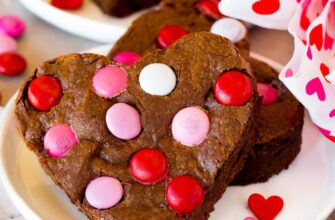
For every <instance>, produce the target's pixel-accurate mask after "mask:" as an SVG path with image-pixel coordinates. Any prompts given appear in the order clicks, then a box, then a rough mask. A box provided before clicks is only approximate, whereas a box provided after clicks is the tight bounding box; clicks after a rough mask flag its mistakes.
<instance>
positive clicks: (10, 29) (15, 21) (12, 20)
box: [0, 15, 26, 38]
mask: <svg viewBox="0 0 335 220" xmlns="http://www.w3.org/2000/svg"><path fill="white" fill-rule="evenodd" d="M25 29H26V24H25V23H24V21H23V20H22V19H21V18H19V17H17V16H15V15H4V16H0V32H1V33H3V34H7V35H8V36H11V37H14V38H16V37H20V36H21V35H22V34H23V33H24V31H25Z"/></svg>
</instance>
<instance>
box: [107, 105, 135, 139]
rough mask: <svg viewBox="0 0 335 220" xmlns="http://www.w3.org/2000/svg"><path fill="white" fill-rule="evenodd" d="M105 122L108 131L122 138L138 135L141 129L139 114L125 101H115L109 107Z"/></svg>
mask: <svg viewBox="0 0 335 220" xmlns="http://www.w3.org/2000/svg"><path fill="white" fill-rule="evenodd" d="M106 123H107V127H108V129H109V130H110V132H111V133H112V134H113V135H114V136H116V137H118V138H120V139H123V140H129V139H132V138H134V137H136V136H138V135H139V134H140V132H141V129H142V126H141V118H140V114H139V113H138V112H137V110H136V109H135V108H133V107H132V106H130V105H127V104H125V103H117V104H115V105H113V106H112V107H110V109H109V110H108V111H107V115H106Z"/></svg>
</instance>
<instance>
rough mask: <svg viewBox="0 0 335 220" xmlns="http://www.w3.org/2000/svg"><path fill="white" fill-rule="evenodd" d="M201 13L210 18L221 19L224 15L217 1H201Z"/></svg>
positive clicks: (198, 5)
mask: <svg viewBox="0 0 335 220" xmlns="http://www.w3.org/2000/svg"><path fill="white" fill-rule="evenodd" d="M197 8H198V9H199V11H200V12H201V13H203V14H205V15H207V16H208V17H210V18H213V19H219V18H222V17H223V14H221V12H220V11H219V1H217V0H200V1H199V2H198V3H197Z"/></svg>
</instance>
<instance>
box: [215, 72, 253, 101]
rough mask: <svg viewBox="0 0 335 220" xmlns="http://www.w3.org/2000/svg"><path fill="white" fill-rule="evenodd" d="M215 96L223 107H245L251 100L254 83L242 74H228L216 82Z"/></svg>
mask: <svg viewBox="0 0 335 220" xmlns="http://www.w3.org/2000/svg"><path fill="white" fill-rule="evenodd" d="M214 95H215V98H216V100H217V101H218V102H219V103H221V104H223V105H229V106H240V105H244V104H245V103H247V102H248V101H249V100H250V99H251V96H252V82H251V80H250V79H249V78H248V77H247V76H246V75H245V74H243V73H241V72H237V71H230V72H226V73H224V74H222V75H221V76H220V77H219V78H218V79H217V80H216V82H215V86H214Z"/></svg>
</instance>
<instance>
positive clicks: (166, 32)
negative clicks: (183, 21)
mask: <svg viewBox="0 0 335 220" xmlns="http://www.w3.org/2000/svg"><path fill="white" fill-rule="evenodd" d="M188 33H189V32H188V31H187V30H185V29H184V28H182V27H180V26H178V25H167V26H165V27H164V28H162V29H161V30H160V31H159V33H158V37H157V41H158V44H159V46H160V47H161V48H168V47H170V46H171V45H172V44H174V43H175V42H176V41H177V40H179V39H180V38H181V37H183V36H185V35H187V34H188Z"/></svg>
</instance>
